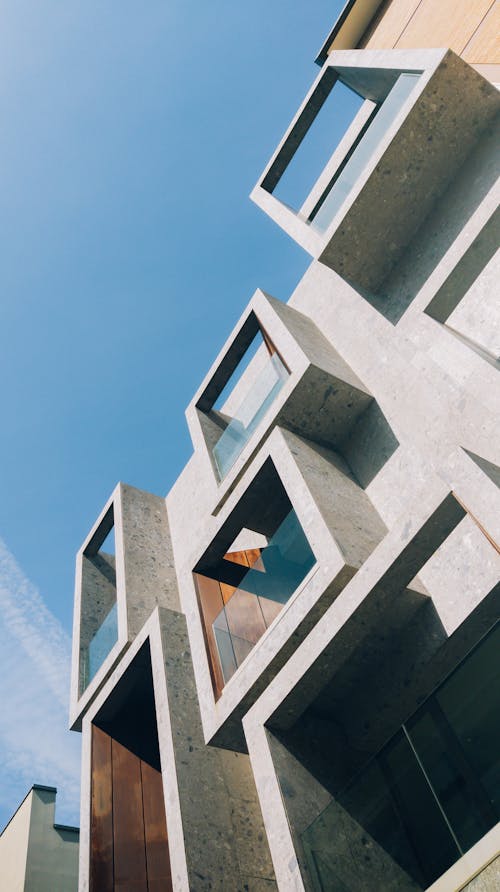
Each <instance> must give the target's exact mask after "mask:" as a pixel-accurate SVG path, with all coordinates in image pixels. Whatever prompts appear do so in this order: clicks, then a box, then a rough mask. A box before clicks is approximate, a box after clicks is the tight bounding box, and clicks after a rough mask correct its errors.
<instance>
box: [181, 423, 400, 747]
mask: <svg viewBox="0 0 500 892" xmlns="http://www.w3.org/2000/svg"><path fill="white" fill-rule="evenodd" d="M285 527H286V529H284V528H285ZM217 528H218V532H217V533H216V535H215V536H214V535H211V537H210V540H209V541H207V542H206V545H205V547H204V549H203V551H202V554H201V556H200V558H199V560H198V562H197V563H196V565H195V566H194V567H193V571H194V579H193V584H192V585H191V586H188V584H187V579H186V580H183V585H185V588H183V599H184V598H190V599H193V600H194V601H196V599H198V604H199V607H198V610H194V611H193V616H194V617H196V620H197V621H196V626H193V628H192V629H190V634H191V633H192V634H193V636H194V637H193V640H196V641H197V642H199V646H198V644H197V645H196V646H194V647H193V653H194V656H193V659H194V661H195V670H196V673H197V676H198V675H202V676H203V677H204V678H207V674H208V677H211V683H210V689H212V690H211V692H210V693H209V692H208V690H207V693H206V696H205V697H204V696H201V700H200V706H201V710H202V718H203V723H204V727H205V734H206V736H207V739H210V740H213V742H215V743H216V744H218V745H223V746H231V747H233V748H235V749H241V747H242V736H241V716H242V714H243V713H244V712H245V711H246V709H247V708H248V706H249V705H250V704H251V703H252V702H253V701H254V700H255V698H256V696H257V695H258V694H259V693H260V691H261V690H262V689H263V688H264V687H265V685H266V684H268V683H269V680H270V679H271V678H272V677H273V676H274V675H275V674H276V672H277V671H278V669H279V668H280V667H281V666H282V665H283V664H284V662H285V661H286V659H287V658H288V657H289V656H290V654H291V653H292V652H293V650H295V648H296V647H297V645H298V643H299V642H300V640H302V638H303V637H304V635H305V634H306V633H307V632H308V631H309V630H310V629H311V628H312V626H313V625H314V624H315V623H316V622H317V620H318V618H319V617H320V616H321V615H322V614H323V613H324V611H325V610H326V609H327V607H328V606H329V604H331V603H332V601H333V600H334V599H335V598H336V597H337V596H338V594H339V592H340V591H341V590H342V588H343V587H344V586H345V585H346V583H347V582H348V580H349V579H351V577H352V576H353V575H354V574H355V573H356V572H357V570H358V569H359V568H360V566H361V565H362V564H363V562H364V561H365V560H366V559H367V557H368V556H369V555H370V554H371V552H372V551H373V549H374V548H376V546H377V545H378V543H379V542H380V541H381V539H382V538H383V537H384V535H385V533H386V528H385V526H384V524H383V523H382V521H381V520H380V517H379V516H378V514H377V512H376V511H375V509H374V508H373V505H372V504H371V502H370V500H369V498H368V496H367V495H366V493H365V492H364V491H363V490H362V489H361V487H360V486H359V485H358V484H357V482H356V481H355V479H354V478H353V476H352V474H351V472H350V471H349V468H348V467H347V465H346V464H345V462H344V461H343V459H342V458H341V456H339V455H337V454H336V453H334V452H333V451H328V450H325V449H324V448H322V447H319V446H317V445H315V444H313V443H311V442H310V441H306V440H304V439H303V438H301V437H298V436H297V435H296V434H292V433H291V432H289V431H286V430H284V429H282V428H276V429H275V430H274V431H273V433H272V434H271V436H270V437H269V438H268V440H267V441H266V443H265V444H264V446H263V447H262V448H261V450H260V452H259V455H258V457H257V458H256V459H255V460H254V462H253V464H252V467H251V469H249V471H248V472H247V474H246V475H245V476H244V477H243V478H242V480H241V481H240V482H239V484H238V486H237V487H236V489H235V490H234V491H233V492H232V493H231V496H230V498H229V499H228V501H227V502H226V503H225V505H224V508H223V510H222V511H221V512H220V514H219V516H218V523H217ZM243 531H245V533H246V537H247V539H246V544H243V545H242V546H241V548H243V549H246V548H250V549H253V550H254V555H253V566H251V567H250V568H249V567H248V563H250V561H248V560H246V561H244V560H243V559H241V562H239V563H236V562H235V559H234V558H235V555H234V551H235V550H237V548H236V544H235V543H238V541H240V542H241V541H242V539H241V536H242V532H243ZM285 533H286V535H285ZM252 534H253V537H254V538H253V539H252ZM273 537H274V538H273ZM281 537H282V538H283V541H282V542H275V540H276V539H278V540H279V539H280V538H281ZM268 549H269V552H268ZM228 552H229V554H230V555H231V559H230V560H228V559H227V557H228ZM240 554H241V552H240ZM246 554H248V551H247V552H246ZM268 557H269V560H268ZM266 563H267V572H265V565H266ZM261 568H262V569H261ZM200 576H201V577H202V578H201V579H200ZM186 612H187V615H188V621H190V617H191V610H189V611H186ZM221 614H222V616H221ZM223 621H225V625H224V628H223V627H222V622H223ZM245 628H246V630H247V631H246V632H245ZM224 633H225V634H224ZM235 638H237V639H239V640H238V641H235ZM203 645H205V646H203ZM235 645H236V649H237V651H238V653H236V652H235ZM223 648H224V653H223V654H221V651H222V649H223ZM236 670H237V671H236ZM205 688H206V685H205V684H204V685H203V689H205Z"/></svg>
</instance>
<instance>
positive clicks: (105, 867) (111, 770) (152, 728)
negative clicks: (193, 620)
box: [89, 643, 173, 892]
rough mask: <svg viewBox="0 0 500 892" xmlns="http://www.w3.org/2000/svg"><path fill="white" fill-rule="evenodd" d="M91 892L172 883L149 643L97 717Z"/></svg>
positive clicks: (146, 891) (152, 890)
mask: <svg viewBox="0 0 500 892" xmlns="http://www.w3.org/2000/svg"><path fill="white" fill-rule="evenodd" d="M91 778H92V780H91V785H92V787H91V822H90V886H89V888H90V892H115V890H116V892H118V890H123V889H141V890H143V892H157V890H158V889H164V890H165V892H169V890H172V888H173V887H172V878H171V872H170V858H169V848H168V837H167V826H166V817H165V802H164V796H163V784H162V776H161V766H160V750H159V743H158V729H157V722H156V708H155V699H154V690H153V678H152V672H151V656H150V651H149V644H148V643H146V644H144V645H143V647H142V648H141V650H140V651H139V653H138V654H137V656H136V657H135V659H134V660H133V662H132V663H131V665H130V667H129V668H128V669H127V670H126V672H125V674H124V675H123V677H122V678H121V679H120V681H119V682H118V684H117V685H116V686H115V688H114V689H113V691H112V693H111V694H110V696H109V698H108V699H107V700H106V703H105V704H104V706H103V707H102V708H101V710H100V711H99V713H98V714H97V716H96V717H95V719H94V721H93V723H92V744H91Z"/></svg>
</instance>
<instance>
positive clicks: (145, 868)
mask: <svg viewBox="0 0 500 892" xmlns="http://www.w3.org/2000/svg"><path fill="white" fill-rule="evenodd" d="M82 732H83V774H82V788H83V789H82V815H81V855H80V865H81V867H80V888H81V889H90V892H108V890H110V892H112V890H113V889H117V888H120V882H118V878H121V885H122V886H123V888H125V889H129V888H131V886H132V882H134V883H135V886H136V887H137V888H140V889H141V890H144V892H147V890H149V892H159V890H160V889H161V890H165V892H169V890H170V889H172V888H174V889H176V890H177V889H179V890H183V892H189V890H191V889H200V890H201V889H202V890H205V889H206V890H207V892H208V890H209V889H220V890H223V889H231V890H232V889H234V890H236V889H238V888H245V886H246V887H247V888H249V889H255V892H257V889H259V888H262V889H266V890H269V892H273V890H275V889H276V885H275V882H274V875H273V869H272V864H271V860H270V856H269V851H268V848H267V843H266V839H265V833H264V829H263V826H262V817H261V814H260V809H259V805H258V800H257V796H256V791H255V787H254V784H253V778H252V772H251V769H250V765H249V760H248V757H247V756H245V755H240V754H236V753H231V752H228V751H227V750H219V749H217V748H215V747H206V746H205V743H204V739H203V733H202V728H201V722H200V715H199V709H198V704H197V698H196V685H195V680H194V676H193V671H192V665H191V655H190V649H189V641H188V637H187V631H186V622H185V617H184V616H183V615H182V614H181V613H179V612H178V611H175V610H170V609H164V608H158V609H155V610H154V612H153V613H152V614H151V616H150V617H149V619H148V620H147V621H146V622H145V623H144V626H143V628H142V630H141V632H140V633H139V635H138V636H137V637H136V639H135V640H134V641H133V642H132V644H131V646H130V648H129V650H128V652H127V653H126V654H124V655H123V657H122V659H121V661H120V665H119V666H118V667H117V668H116V669H115V671H114V673H113V674H112V675H111V676H110V678H109V679H108V681H107V682H106V683H105V684H104V685H103V687H102V689H101V691H100V692H99V694H98V695H97V697H96V698H95V700H94V702H93V703H92V705H91V706H90V708H89V709H88V711H87V713H86V715H85V716H84V718H83V723H82ZM89 803H90V804H91V807H89ZM113 877H114V879H113Z"/></svg>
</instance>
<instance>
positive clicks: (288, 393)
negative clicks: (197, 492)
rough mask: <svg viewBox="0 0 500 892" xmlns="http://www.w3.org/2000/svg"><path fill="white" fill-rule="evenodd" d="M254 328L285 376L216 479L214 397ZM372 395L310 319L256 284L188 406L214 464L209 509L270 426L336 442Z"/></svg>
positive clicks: (194, 434)
mask: <svg viewBox="0 0 500 892" xmlns="http://www.w3.org/2000/svg"><path fill="white" fill-rule="evenodd" d="M258 328H260V329H261V330H262V331H263V332H265V335H266V337H267V339H268V340H269V341H270V342H272V344H273V346H274V348H275V349H276V351H277V352H278V354H279V355H280V357H281V359H282V361H283V362H284V364H285V365H286V367H287V368H288V370H289V376H288V378H287V380H286V381H285V384H284V386H283V387H282V389H281V390H280V392H279V393H278V395H277V396H276V398H275V400H274V402H273V403H272V405H271V406H270V407H269V409H268V410H267V412H266V414H265V416H264V418H263V419H262V421H261V423H260V424H259V426H258V428H257V429H256V430H255V431H254V433H253V436H252V437H251V439H250V441H249V442H248V443H247V445H246V447H245V448H244V449H243V450H242V452H241V454H240V455H239V457H238V458H237V460H236V461H235V463H234V465H233V467H232V468H231V470H230V471H229V473H228V474H227V475H226V476H225V477H224V479H223V480H221V481H219V480H218V476H217V473H216V471H215V467H214V463H213V459H212V454H211V448H210V447H211V443H212V440H213V436H212V434H211V429H210V428H211V426H213V421H211V420H210V414H209V413H210V408H211V402H213V395H214V393H217V391H218V390H220V389H222V387H223V386H224V384H225V382H226V381H227V379H228V378H229V376H230V375H231V373H232V371H233V369H234V368H235V367H236V365H237V363H238V361H239V359H240V358H241V356H242V355H243V353H244V351H245V349H246V348H247V346H248V345H249V343H250V342H251V339H252V338H253V336H254V334H255V331H256V330H257V329H258ZM372 402H373V397H372V396H371V394H370V393H369V392H368V391H367V389H366V388H365V387H364V385H363V384H362V382H361V381H360V380H359V378H358V377H357V376H356V375H355V374H354V373H353V371H352V369H350V368H349V366H348V365H347V363H345V362H344V361H343V359H342V358H341V357H340V356H339V355H338V353H337V352H336V351H335V350H333V349H332V347H331V345H330V344H329V343H328V342H327V341H326V340H325V338H324V337H323V335H322V334H321V332H320V331H319V329H318V328H317V327H316V326H315V325H314V323H313V322H312V321H311V319H309V318H308V317H307V316H305V315H304V314H302V313H299V312H298V311H297V310H294V309H292V308H291V307H288V306H287V305H286V304H283V303H282V302H281V301H278V300H276V299H275V298H272V297H270V296H269V295H267V294H264V292H263V291H260V290H257V291H256V292H255V294H254V295H253V297H252V299H251V301H250V303H249V304H248V306H247V308H246V309H245V311H244V313H243V314H242V316H241V318H240V320H239V322H238V324H237V325H236V327H235V328H234V329H233V331H232V332H231V334H230V336H229V338H228V340H227V341H226V343H225V344H224V347H223V348H222V350H221V351H220V353H219V356H218V357H217V359H216V361H215V363H214V364H213V365H212V367H211V369H210V371H209V372H208V375H207V376H206V378H205V379H204V381H203V383H202V385H201V387H200V388H199V389H198V391H197V393H196V395H195V397H194V398H193V400H192V401H191V403H190V405H189V406H188V408H187V410H186V418H187V422H188V426H189V430H190V433H191V438H192V441H193V446H194V448H195V451H196V452H197V453H198V454H200V455H205V456H207V458H208V461H207V463H206V466H207V473H210V470H211V471H212V473H213V474H214V475H215V477H216V480H217V485H218V492H219V502H218V505H217V506H216V508H215V509H214V513H216V512H217V511H218V510H220V507H221V506H222V504H223V503H224V501H225V499H226V498H227V496H228V494H229V493H230V492H231V490H232V489H233V488H234V486H235V484H236V482H237V481H238V479H239V478H240V477H241V474H242V472H243V470H244V469H245V468H246V467H247V466H248V463H249V462H250V461H251V459H252V457H253V456H254V455H255V452H256V449H257V448H258V447H259V446H260V445H261V444H262V442H263V441H264V440H265V438H266V437H267V436H268V434H269V433H270V431H271V430H272V429H273V427H274V426H276V425H282V426H283V427H287V428H289V429H291V430H295V431H297V432H298V433H303V434H304V435H305V436H307V437H308V438H309V439H313V440H316V441H318V442H320V443H324V444H327V445H329V446H331V447H335V446H338V445H339V443H340V442H341V441H342V440H344V439H345V438H346V437H347V435H348V433H349V431H350V430H351V429H352V427H353V425H354V423H355V422H356V420H357V419H358V418H359V416H360V414H361V413H362V412H363V411H365V410H366V409H367V408H368V406H369V405H370V404H371V403H372ZM219 433H220V431H219Z"/></svg>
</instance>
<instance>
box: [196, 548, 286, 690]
mask: <svg viewBox="0 0 500 892" xmlns="http://www.w3.org/2000/svg"><path fill="white" fill-rule="evenodd" d="M224 559H225V560H228V561H233V563H235V564H241V565H243V566H245V567H249V568H250V567H254V568H255V569H259V570H262V571H263V572H265V570H264V566H263V563H262V560H261V549H260V548H248V549H246V550H245V551H230V552H228V553H227V554H225V555H224ZM194 575H195V581H196V587H197V590H198V600H199V604H200V609H201V615H202V619H203V630H204V635H205V641H206V646H207V651H208V657H209V663H210V671H211V675H212V683H213V688H214V694H215V698H216V699H218V698H219V697H220V695H221V694H222V691H223V689H224V684H225V682H224V676H223V674H222V670H221V666H220V661H219V652H218V649H217V642H216V640H215V635H214V631H213V625H212V624H213V622H214V620H215V619H216V617H217V616H218V615H219V613H220V612H221V610H222V608H223V607H225V608H226V617H227V621H228V625H229V631H230V632H231V636H232V645H233V649H234V653H235V657H236V661H237V663H238V664H239V663H241V662H242V661H243V660H244V659H245V657H246V656H247V655H248V653H249V651H250V650H251V648H252V646H253V645H254V644H256V643H257V641H258V640H259V639H260V638H262V635H263V634H264V632H265V631H266V629H267V628H268V626H269V625H270V624H271V623H272V621H273V620H274V619H275V618H276V617H277V616H278V614H279V613H280V612H281V610H282V609H283V605H282V604H280V603H279V602H277V601H271V600H269V599H267V598H257V597H256V596H255V595H254V594H252V593H246V592H245V581H244V579H243V580H242V583H241V587H240V589H239V590H238V592H237V594H236V595H235V597H234V599H233V595H234V593H235V592H236V588H235V587H234V586H231V585H228V584H227V583H224V582H217V581H216V580H215V579H210V578H209V577H208V576H202V575H201V574H200V573H195V574H194Z"/></svg>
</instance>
